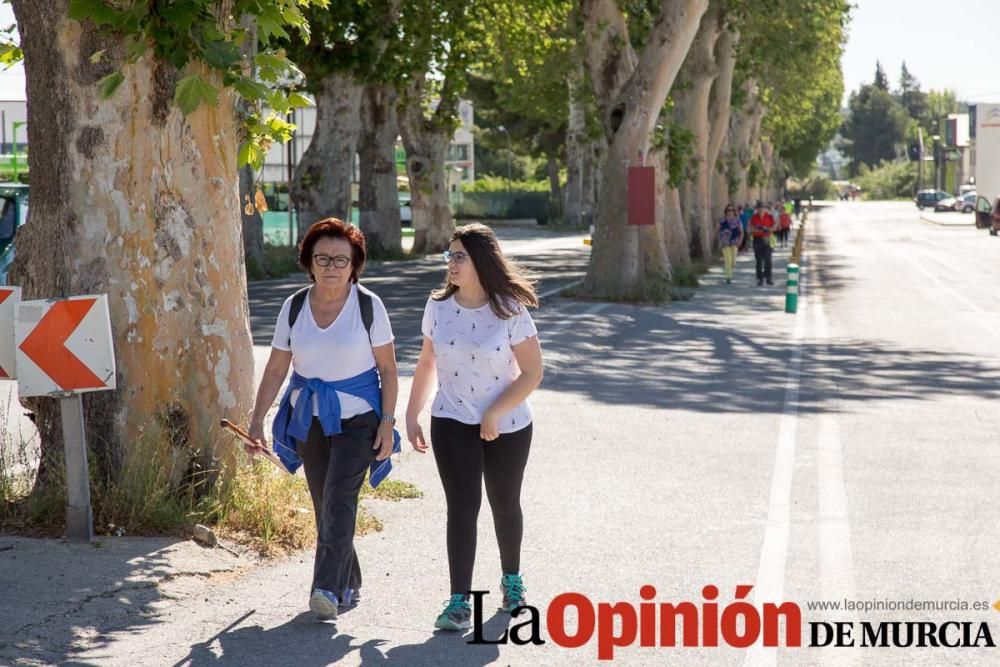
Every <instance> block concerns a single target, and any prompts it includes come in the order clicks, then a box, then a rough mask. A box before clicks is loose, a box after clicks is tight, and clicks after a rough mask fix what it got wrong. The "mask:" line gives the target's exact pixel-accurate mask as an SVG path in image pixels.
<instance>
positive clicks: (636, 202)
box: [628, 167, 656, 225]
mask: <svg viewBox="0 0 1000 667" xmlns="http://www.w3.org/2000/svg"><path fill="white" fill-rule="evenodd" d="M655 222H656V168H655V167H629V168H628V224H630V225H652V224H654V223H655Z"/></svg>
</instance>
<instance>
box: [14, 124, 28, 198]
mask: <svg viewBox="0 0 1000 667" xmlns="http://www.w3.org/2000/svg"><path fill="white" fill-rule="evenodd" d="M27 124H28V123H27V122H26V121H23V120H15V121H14V122H13V123H11V130H12V132H11V135H13V136H12V137H11V138H12V139H13V140H14V159H13V160H12V161H11V167H12V168H13V170H14V182H15V183H17V182H18V178H17V173H18V168H17V128H19V127H22V126H24V125H27Z"/></svg>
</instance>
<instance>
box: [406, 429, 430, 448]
mask: <svg viewBox="0 0 1000 667" xmlns="http://www.w3.org/2000/svg"><path fill="white" fill-rule="evenodd" d="M406 439H407V440H409V441H410V444H411V445H413V449H414V450H415V451H417V452H419V453H421V454H423V453H424V452H426V451H427V447H428V445H427V441H426V440H424V430H423V429H422V428H420V424H419V423H418V422H416V421H414V422H412V423H411V422H407V424H406Z"/></svg>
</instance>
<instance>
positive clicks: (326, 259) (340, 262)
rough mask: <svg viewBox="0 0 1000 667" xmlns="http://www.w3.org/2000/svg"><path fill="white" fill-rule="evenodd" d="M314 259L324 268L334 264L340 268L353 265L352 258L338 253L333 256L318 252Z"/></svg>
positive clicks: (317, 264)
mask: <svg viewBox="0 0 1000 667" xmlns="http://www.w3.org/2000/svg"><path fill="white" fill-rule="evenodd" d="M313 261H314V262H316V266H322V267H323V268H326V267H328V266H330V265H331V264H333V265H334V266H335V267H337V268H338V269H346V268H347V267H348V266H350V265H351V258H350V257H348V256H346V255H336V256H334V257H331V256H330V255H324V254H322V253H317V254H315V255H313Z"/></svg>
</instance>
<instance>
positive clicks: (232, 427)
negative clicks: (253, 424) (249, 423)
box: [220, 419, 288, 472]
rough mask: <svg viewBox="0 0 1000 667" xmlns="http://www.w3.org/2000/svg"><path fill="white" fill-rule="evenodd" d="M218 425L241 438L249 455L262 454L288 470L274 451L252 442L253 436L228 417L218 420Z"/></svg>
mask: <svg viewBox="0 0 1000 667" xmlns="http://www.w3.org/2000/svg"><path fill="white" fill-rule="evenodd" d="M220 425H221V426H222V428H224V429H226V430H227V431H229V432H230V433H232V434H233V435H235V436H236V437H237V438H239V439H240V440H242V441H243V443H244V444H245V445H247V447H248V448H249V452H250V455H251V456H263V457H264V458H265V459H267V460H268V461H270V462H271V463H273V464H274V465H276V466H278V467H279V468H280V469H281V470H282V471H284V472H288V470H287V469H286V468H285V465H284V464H283V463H282V462H281V459H279V458H278V456H277V455H276V454H275V453H274V452H272V451H271V450H269V449H268V448H267V447H261V446H260V445H258V444H257V443H256V442H254V440H253V438H251V437H250V434H249V433H247V432H246V431H244V430H243V429H242V428H240V427H239V426H237V425H236V424H234V423H233V422H231V421H229V420H228V419H223V420H222V421H221V422H220Z"/></svg>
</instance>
